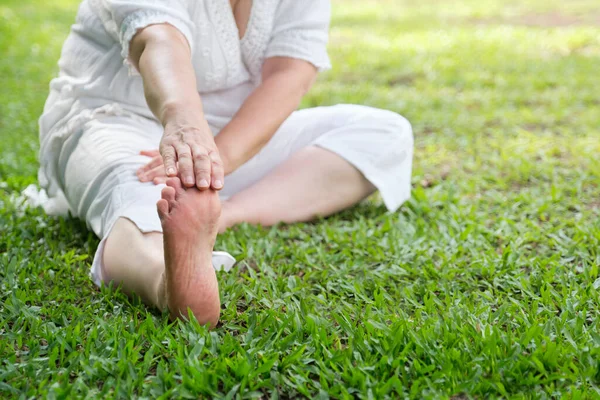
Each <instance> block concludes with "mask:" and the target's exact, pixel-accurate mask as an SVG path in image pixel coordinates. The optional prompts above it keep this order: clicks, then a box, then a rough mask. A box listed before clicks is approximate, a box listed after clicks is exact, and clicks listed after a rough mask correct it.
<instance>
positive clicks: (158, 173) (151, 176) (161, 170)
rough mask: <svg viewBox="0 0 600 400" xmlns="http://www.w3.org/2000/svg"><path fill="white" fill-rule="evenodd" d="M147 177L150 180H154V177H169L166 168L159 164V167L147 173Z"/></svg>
mask: <svg viewBox="0 0 600 400" xmlns="http://www.w3.org/2000/svg"><path fill="white" fill-rule="evenodd" d="M145 177H146V181H147V182H150V181H151V180H154V178H162V177H165V178H166V177H167V173H166V172H165V168H164V167H163V166H162V165H159V166H158V167H156V168H154V169H153V170H150V171H148V172H147V173H146V175H145Z"/></svg>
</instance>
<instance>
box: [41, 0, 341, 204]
mask: <svg viewBox="0 0 600 400" xmlns="http://www.w3.org/2000/svg"><path fill="white" fill-rule="evenodd" d="M330 8H331V7H330V2H329V0H253V2H252V9H251V12H250V17H249V20H248V25H247V28H246V32H245V34H244V37H243V38H242V39H240V38H239V32H238V28H237V25H236V23H235V18H234V16H233V12H232V9H231V5H230V3H229V0H84V1H83V2H82V3H81V6H80V8H79V12H78V14H77V20H76V23H75V24H74V25H73V26H72V28H71V34H70V35H69V37H68V38H67V40H66V42H65V44H64V46H63V50H62V54H61V58H60V61H59V67H60V74H59V77H58V78H56V79H54V80H53V81H52V82H51V83H50V89H51V91H50V96H49V97H48V100H47V101H46V105H45V107H44V114H43V115H42V117H41V118H40V164H41V167H40V171H39V180H40V184H41V185H42V187H44V188H46V190H47V191H48V194H49V196H50V198H51V200H52V199H53V198H62V200H61V199H57V201H58V203H60V204H58V203H57V204H53V202H52V201H51V202H50V203H49V206H48V207H46V208H47V211H48V212H50V213H64V212H65V211H66V209H65V204H64V203H65V202H64V198H63V197H64V196H63V194H62V191H61V189H60V185H59V182H60V180H59V179H58V176H59V174H58V173H57V168H58V158H59V154H60V156H61V157H62V156H63V154H61V152H63V145H64V143H65V141H66V140H67V139H68V138H69V137H70V136H71V134H72V133H73V132H75V131H77V130H78V128H79V127H81V126H82V124H84V123H86V122H88V121H90V120H91V119H94V118H95V117H96V116H98V115H119V114H130V115H132V116H134V117H135V116H139V117H143V118H154V116H153V115H152V113H151V112H150V110H149V108H148V106H147V104H146V100H145V98H144V93H143V83H142V79H141V77H140V76H139V74H138V73H137V71H135V69H134V68H133V67H131V65H130V64H129V63H128V62H127V56H128V53H129V42H130V41H131V39H132V38H133V36H134V35H135V33H136V32H137V31H138V30H140V29H142V28H144V27H146V26H148V25H151V24H157V23H168V24H170V25H172V26H174V27H175V28H177V29H178V30H179V31H180V32H181V33H182V34H183V36H185V38H186V39H187V41H188V43H189V45H190V49H191V53H192V63H193V66H194V70H195V72H196V82H197V89H198V92H199V93H200V94H202V100H203V104H204V105H205V113H207V114H210V112H211V104H212V105H213V106H212V110H214V111H215V113H219V112H220V113H221V115H217V117H215V118H216V121H217V122H215V124H214V125H215V126H217V125H222V121H224V120H226V119H227V118H230V117H231V116H232V115H233V114H234V113H235V111H237V109H238V108H239V107H240V106H241V104H242V103H243V101H244V100H245V98H246V97H247V96H248V95H249V94H250V93H251V91H252V89H253V88H254V87H256V86H257V85H258V84H259V83H260V81H261V67H262V64H263V62H264V60H265V59H266V58H269V57H277V56H282V57H291V58H297V59H301V60H305V61H308V62H310V63H312V64H313V65H315V66H316V67H317V68H318V69H319V70H325V69H328V68H330V63H329V57H328V55H327V50H326V47H327V40H328V30H329V20H330V14H331V9H330ZM224 93H227V96H222V94H224ZM225 98H226V99H227V100H226V101H225ZM207 103H210V104H207ZM223 103H226V104H225V107H223ZM224 108H227V110H224ZM215 113H213V114H215ZM208 117H209V116H207V118H208ZM219 118H220V119H219ZM210 123H211V121H210V120H209V124H210ZM215 133H216V132H215Z"/></svg>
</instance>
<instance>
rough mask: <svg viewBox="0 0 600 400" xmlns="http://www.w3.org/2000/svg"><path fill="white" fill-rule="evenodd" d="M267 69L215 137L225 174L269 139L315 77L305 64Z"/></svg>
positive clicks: (249, 156) (312, 70)
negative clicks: (261, 79) (253, 89)
mask: <svg viewBox="0 0 600 400" xmlns="http://www.w3.org/2000/svg"><path fill="white" fill-rule="evenodd" d="M269 72H270V73H268V74H267V76H266V77H265V78H264V79H263V82H262V83H261V85H260V86H259V87H257V88H256V90H255V91H254V92H253V93H252V94H251V95H250V96H249V97H248V98H247V99H246V101H245V102H244V104H243V105H242V107H241V108H240V110H239V111H238V112H237V113H236V115H235V116H234V117H233V119H232V120H231V122H230V123H229V124H228V125H227V126H225V127H224V128H223V129H222V130H221V132H220V133H219V135H217V137H216V138H215V142H216V144H217V147H218V148H219V152H220V153H221V157H222V158H223V162H224V164H225V174H226V175H227V174H230V173H231V172H233V171H235V170H236V169H237V168H238V167H240V166H241V165H242V164H244V163H245V162H246V161H248V160H249V159H251V158H252V157H253V156H254V155H256V153H258V152H259V151H260V149H261V148H262V147H263V146H264V145H265V144H266V143H267V142H268V141H269V140H270V139H271V137H272V136H273V134H274V133H275V132H276V131H277V129H278V128H279V126H280V125H281V124H282V123H283V122H284V121H285V120H286V119H287V118H288V117H289V116H290V114H291V113H292V112H294V111H295V110H296V109H297V108H298V106H299V104H300V101H301V100H302V97H303V96H304V94H305V93H306V92H307V91H308V89H309V88H310V86H311V85H312V82H313V81H314V78H315V76H316V72H315V71H314V68H313V67H312V66H308V67H307V66H306V65H301V66H300V69H296V68H282V69H279V70H274V71H269Z"/></svg>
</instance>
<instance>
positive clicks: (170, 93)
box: [129, 24, 223, 190]
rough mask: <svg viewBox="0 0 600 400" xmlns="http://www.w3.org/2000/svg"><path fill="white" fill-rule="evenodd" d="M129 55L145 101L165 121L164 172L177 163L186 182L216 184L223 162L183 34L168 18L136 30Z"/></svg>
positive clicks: (220, 182) (174, 171)
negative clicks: (207, 117)
mask: <svg viewBox="0 0 600 400" xmlns="http://www.w3.org/2000/svg"><path fill="white" fill-rule="evenodd" d="M129 56H130V57H129V58H130V60H131V62H132V63H133V64H134V66H135V67H136V68H137V69H138V70H139V71H140V74H141V75H142V79H143V81H144V94H145V96H146V101H147V103H148V106H149V107H150V109H151V110H152V112H153V113H154V115H155V116H156V117H157V118H158V119H159V121H160V122H161V123H162V125H163V127H164V134H163V137H162V139H161V143H160V154H161V155H162V158H163V160H164V168H165V171H166V174H167V175H168V176H176V175H177V169H178V168H179V174H180V176H181V180H182V182H183V184H184V185H185V186H188V187H191V186H194V185H196V186H197V187H198V188H199V189H208V188H209V187H211V186H212V188H213V189H216V190H219V189H221V188H222V187H223V164H222V162H221V158H220V156H219V152H218V149H217V146H216V145H215V142H214V139H213V135H212V133H211V131H210V128H209V126H208V123H207V122H206V119H205V118H204V114H203V110H202V102H201V100H200V95H199V94H198V91H197V89H196V76H195V73H194V69H193V66H192V62H191V52H190V48H189V45H188V43H187V41H186V39H185V37H184V36H183V35H182V34H181V33H180V32H179V31H178V30H177V29H176V28H174V27H173V26H171V25H168V24H157V25H150V26H148V27H146V28H144V29H142V30H140V31H139V32H138V33H137V34H136V35H135V36H134V38H133V39H132V41H131V44H130V51H129Z"/></svg>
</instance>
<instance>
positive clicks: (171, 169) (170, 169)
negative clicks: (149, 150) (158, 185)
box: [167, 168, 175, 175]
mask: <svg viewBox="0 0 600 400" xmlns="http://www.w3.org/2000/svg"><path fill="white" fill-rule="evenodd" d="M174 174H175V169H173V168H169V169H168V170H167V175H174Z"/></svg>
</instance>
